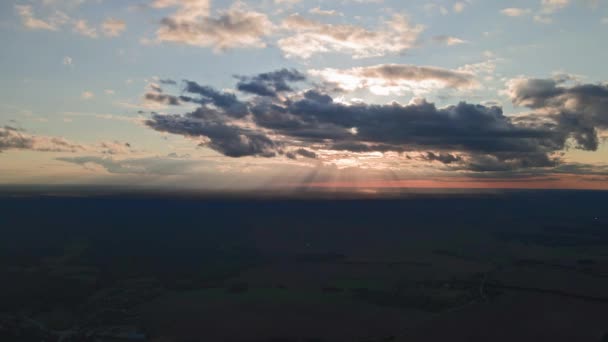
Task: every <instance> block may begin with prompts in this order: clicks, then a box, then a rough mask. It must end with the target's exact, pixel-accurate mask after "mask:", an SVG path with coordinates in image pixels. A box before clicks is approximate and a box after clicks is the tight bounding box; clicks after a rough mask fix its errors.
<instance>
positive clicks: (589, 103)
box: [508, 78, 608, 151]
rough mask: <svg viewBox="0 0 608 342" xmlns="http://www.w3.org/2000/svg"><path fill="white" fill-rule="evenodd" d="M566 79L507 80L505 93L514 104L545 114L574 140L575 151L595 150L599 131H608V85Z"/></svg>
mask: <svg viewBox="0 0 608 342" xmlns="http://www.w3.org/2000/svg"><path fill="white" fill-rule="evenodd" d="M566 81H567V79H563V78H561V79H528V78H517V79H513V80H511V81H509V83H508V94H509V96H510V97H511V100H512V101H513V103H514V104H515V105H518V106H525V107H528V108H531V109H533V110H536V111H537V112H539V113H541V114H544V115H545V119H547V118H549V119H551V120H553V121H554V122H555V123H556V124H557V128H558V129H559V130H561V131H563V132H562V133H563V134H566V135H567V136H568V137H570V138H572V139H574V141H575V142H576V144H577V147H578V148H581V149H584V150H592V151H594V150H597V148H598V145H599V138H598V130H606V129H608V86H607V85H604V84H575V85H573V86H570V87H568V86H566V85H565V84H564V83H565V82H566Z"/></svg>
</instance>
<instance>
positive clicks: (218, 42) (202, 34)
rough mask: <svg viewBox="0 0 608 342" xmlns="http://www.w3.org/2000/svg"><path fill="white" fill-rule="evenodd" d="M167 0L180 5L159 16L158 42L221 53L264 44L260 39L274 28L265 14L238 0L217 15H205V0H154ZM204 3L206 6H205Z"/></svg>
mask: <svg viewBox="0 0 608 342" xmlns="http://www.w3.org/2000/svg"><path fill="white" fill-rule="evenodd" d="M167 3H170V4H177V3H179V4H182V5H181V6H182V7H181V8H180V10H179V11H178V12H176V13H175V14H173V15H172V16H169V17H166V18H164V19H162V21H161V26H160V28H159V29H158V31H157V32H156V38H157V40H158V41H160V42H174V43H182V44H187V45H194V46H201V47H211V48H213V50H214V51H216V52H221V51H224V50H227V49H231V48H262V47H265V46H266V43H265V42H264V40H263V38H264V37H266V36H268V35H269V34H270V33H271V32H272V31H273V24H272V23H271V22H270V20H269V19H268V17H267V16H266V14H263V13H259V12H256V11H252V10H249V9H247V8H245V7H244V6H243V5H240V4H239V3H237V4H235V5H234V6H232V7H231V8H229V9H227V10H223V11H220V13H219V16H218V17H216V18H214V17H210V16H208V12H209V9H208V2H207V1H197V0H191V1H185V2H183V3H182V2H178V1H169V0H158V1H156V2H155V4H156V7H159V6H166V4H167ZM205 3H206V4H207V7H205V6H204V4H205ZM153 6H154V5H153ZM192 8H194V10H192ZM189 9H190V10H191V11H190V10H189Z"/></svg>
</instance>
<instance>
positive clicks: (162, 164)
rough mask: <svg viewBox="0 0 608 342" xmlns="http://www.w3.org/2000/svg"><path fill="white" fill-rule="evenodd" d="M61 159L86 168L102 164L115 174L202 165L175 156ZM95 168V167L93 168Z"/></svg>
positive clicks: (173, 170) (166, 172)
mask: <svg viewBox="0 0 608 342" xmlns="http://www.w3.org/2000/svg"><path fill="white" fill-rule="evenodd" d="M57 160H59V161H63V162H66V163H71V164H76V165H82V166H84V167H85V168H92V166H95V165H96V166H101V167H102V168H103V169H105V170H106V171H107V172H109V173H113V174H136V175H163V176H171V175H181V174H186V173H188V172H190V171H191V170H193V169H196V168H198V167H200V164H201V162H200V161H195V160H188V159H181V158H173V157H167V158H162V157H147V158H127V159H115V158H112V157H99V156H79V157H61V158H57ZM92 169H94V168H92Z"/></svg>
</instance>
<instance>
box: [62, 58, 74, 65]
mask: <svg viewBox="0 0 608 342" xmlns="http://www.w3.org/2000/svg"><path fill="white" fill-rule="evenodd" d="M73 62H74V61H73V60H72V57H70V56H65V57H63V65H72V63H73Z"/></svg>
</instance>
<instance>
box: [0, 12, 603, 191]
mask: <svg viewBox="0 0 608 342" xmlns="http://www.w3.org/2000/svg"><path fill="white" fill-rule="evenodd" d="M606 36H608V1H605V0H595V1H594V0H527V1H497V0H488V1H481V0H463V1H453V0H436V1H402V0H337V1H336V0H334V1H329V0H251V1H249V0H247V1H232V0H230V1H225V0H221V1H220V0H134V1H123V0H20V1H2V2H1V3H0V40H1V41H2V42H3V48H2V49H0V74H1V75H2V77H0V184H3V185H41V184H44V185H95V186H105V185H107V186H135V187H142V188H151V189H153V188H171V189H211V190H219V191H222V190H253V191H257V190H264V191H272V190H294V191H300V190H303V189H321V190H328V191H331V190H336V189H361V190H362V191H367V190H370V189H393V188H532V189H537V188H559V189H563V188H567V189H608V163H607V161H608V145H607V143H606V139H607V138H608V68H607V67H606V65H605V61H606V60H608V47H607V46H606V44H605V39H606Z"/></svg>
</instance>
